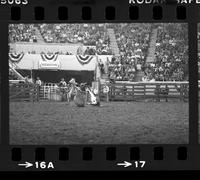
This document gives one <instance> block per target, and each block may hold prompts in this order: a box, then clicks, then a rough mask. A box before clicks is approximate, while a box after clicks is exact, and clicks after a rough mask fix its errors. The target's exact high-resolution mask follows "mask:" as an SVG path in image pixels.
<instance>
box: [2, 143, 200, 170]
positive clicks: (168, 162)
mask: <svg viewBox="0 0 200 180" xmlns="http://www.w3.org/2000/svg"><path fill="white" fill-rule="evenodd" d="M194 149H196V150H197V147H196V148H194V147H193V148H191V147H188V146H182V145H180V146H176V147H174V146H171V145H167V146H165V147H164V148H163V146H162V145H158V146H148V145H147V146H143V147H140V146H128V147H126V146H122V147H116V146H114V145H113V146H112V145H109V146H105V145H103V146H99V147H98V146H96V147H95V146H81V147H80V146H77V147H76V146H72V147H70V146H61V147H60V148H57V147H48V148H47V147H43V146H38V147H37V148H32V147H30V146H29V147H26V148H22V147H13V148H10V150H9V151H6V149H4V150H5V151H6V152H4V156H7V157H9V159H6V161H2V163H1V165H0V166H1V167H0V168H1V170H4V171H6V170H13V171H15V170H17V171H24V170H28V171H36V170H37V171H38V170H39V171H44V170H45V171H46V170H47V171H48V170H50V171H52V170H53V171H54V170H55V171H65V170H128V171H134V170H166V169H167V170H184V169H188V170H197V169H198V168H199V163H198V162H199V157H198V155H197V153H193V151H194ZM1 154H2V152H1ZM24 164H28V165H29V167H25V166H22V167H20V165H24ZM126 165H127V167H125V166H126Z"/></svg>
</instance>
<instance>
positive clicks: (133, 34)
mask: <svg viewBox="0 0 200 180" xmlns="http://www.w3.org/2000/svg"><path fill="white" fill-rule="evenodd" d="M109 26H110V27H111V28H113V29H114V32H115V35H116V40H117V44H118V47H119V51H120V55H119V56H116V57H113V59H112V61H111V63H110V65H109V72H110V73H109V76H110V78H111V79H115V80H118V81H119V80H123V81H134V79H135V74H136V72H137V71H139V70H141V69H142V68H143V66H144V64H145V59H146V56H147V53H148V47H149V41H150V34H151V29H152V27H151V25H150V24H112V25H109Z"/></svg>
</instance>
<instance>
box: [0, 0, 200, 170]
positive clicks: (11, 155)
mask: <svg viewBox="0 0 200 180" xmlns="http://www.w3.org/2000/svg"><path fill="white" fill-rule="evenodd" d="M126 3H127V2H126ZM86 4H87V3H86ZM102 4H103V2H102ZM54 6H55V4H54V3H53V1H52V4H50V7H49V6H46V7H44V6H43V5H40V4H37V5H36V6H32V5H31V6H30V7H18V6H12V7H6V8H5V9H3V11H2V12H3V13H2V12H1V13H2V16H0V21H1V20H2V21H4V22H5V21H8V22H9V21H10V20H12V21H13V22H16V23H20V22H33V21H34V22H38V23H39V22H55V21H56V22H60V23H62V22H63V23H64V22H68V21H69V22H71V21H74V22H75V21H76V22H82V21H83V22H84V21H86V22H93V21H98V22H105V21H108V22H115V21H118V22H119V21H129V22H133V23H134V22H143V21H153V22H166V21H167V22H168V21H173V22H189V20H191V19H192V18H194V17H195V16H196V15H197V13H196V11H194V12H195V13H194V14H191V12H193V11H192V9H191V8H190V9H189V8H188V7H189V6H190V5H189V6H186V5H185V6H184V5H170V4H169V5H167V7H166V6H163V5H156V4H155V5H148V6H145V5H144V6H135V5H133V6H132V5H131V6H129V5H128V4H127V6H126V11H125V10H124V8H122V9H123V11H120V6H115V5H100V7H101V8H99V7H98V5H96V6H95V8H93V6H90V5H80V4H79V3H77V4H74V5H72V7H73V8H72V9H77V11H72V10H71V5H69V6H68V5H62V6H59V7H57V5H56V6H55V7H54ZM102 7H103V8H102ZM193 7H194V6H193ZM52 9H53V10H54V12H55V13H51V11H52ZM102 9H103V10H102ZM124 12H126V13H124ZM144 12H145V13H144ZM188 17H189V18H188ZM197 19H198V17H195V18H194V19H193V20H192V21H191V22H190V24H189V35H190V40H189V41H190V42H189V48H190V53H189V55H190V57H191V52H192V51H191V50H194V51H196V50H197V47H195V43H193V42H194V41H193V40H194V39H196V33H195V34H193V33H191V32H193V31H191V29H192V28H191V26H193V28H194V29H195V28H196V23H197V22H198V20H197ZM196 29H197V28H196ZM5 38H7V37H5ZM192 44H193V46H191V45H192ZM196 54H197V53H196ZM194 56H195V55H194ZM196 56H197V55H196ZM194 66H195V63H194V64H192V63H190V68H191V69H193V67H194ZM191 85H192V84H191V83H190V87H191V88H193V89H194V88H196V87H197V86H195V85H192V86H191ZM192 92H194V91H192ZM195 97H196V96H192V95H191V93H190V108H191V104H192V103H191V100H193V99H195ZM194 106H195V105H194ZM191 114H192V113H191V112H190V119H193V118H192V117H194V116H192V117H191ZM191 122H192V121H191V120H190V145H158V146H155V145H132V146H130V145H127V146H125V145H122V146H119V145H108V146H106V145H102V146H92V145H86V146H72V147H71V146H65V145H63V146H60V145H59V146H53V147H49V146H45V145H44V146H34V147H29V146H16V147H9V148H8V147H7V146H8V145H7V143H5V140H3V142H4V143H3V144H1V149H0V157H1V160H2V161H1V162H2V163H0V170H17V171H18V170H20V169H19V167H18V166H17V165H18V163H20V162H31V163H33V162H43V161H44V162H47V163H48V162H50V161H51V162H53V163H54V166H55V169H54V170H77V169H80V170H81V169H82V170H99V169H102V170H111V169H113V170H124V169H125V170H140V169H144V170H145V169H146V170H147V169H152V170H158V167H159V169H161V170H162V169H163V170H164V169H169V170H170V169H199V161H200V156H199V155H198V152H199V150H200V149H199V145H198V144H197V142H198V140H197V134H198V132H197V123H198V122H194V121H193V122H192V123H191ZM5 131H7V130H3V132H5ZM191 132H193V133H191ZM6 133H8V132H6ZM2 134H4V133H2ZM195 134H196V135H195ZM191 144H192V146H191ZM4 145H5V147H4ZM143 160H144V161H146V165H145V166H144V168H133V167H132V168H131V167H129V168H122V167H120V166H117V165H116V164H117V163H118V162H124V161H127V162H131V163H133V162H138V161H143ZM21 170H24V168H22V169H21ZM29 170H52V169H47V168H44V169H43V168H39V169H36V168H32V169H29Z"/></svg>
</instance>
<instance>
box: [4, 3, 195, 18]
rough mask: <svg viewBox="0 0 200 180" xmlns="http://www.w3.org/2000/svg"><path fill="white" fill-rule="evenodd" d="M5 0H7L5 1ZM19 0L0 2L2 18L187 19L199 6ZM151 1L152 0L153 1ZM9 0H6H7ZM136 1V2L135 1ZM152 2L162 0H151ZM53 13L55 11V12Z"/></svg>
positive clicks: (193, 4)
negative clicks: (190, 12) (191, 11)
mask: <svg viewBox="0 0 200 180" xmlns="http://www.w3.org/2000/svg"><path fill="white" fill-rule="evenodd" d="M5 1H6V0H5ZM16 1H17V2H18V1H19V2H22V1H23V0H8V2H12V3H10V4H9V3H7V4H5V5H3V4H0V9H1V11H2V12H3V14H4V15H3V16H1V17H0V20H13V21H16V22H17V21H26V20H29V21H30V20H32V21H36V22H38V21H61V22H62V21H71V20H76V21H82V20H83V21H93V20H95V21H102V20H103V21H105V20H106V21H111V22H112V21H120V20H125V19H126V20H131V21H139V20H142V21H144V20H156V21H165V20H166V21H167V20H172V19H173V20H180V21H183V20H187V16H188V7H190V6H191V7H192V6H195V5H196V6H198V5H197V4H195V3H194V2H192V3H188V4H186V3H176V2H177V1H176V0H165V3H151V4H150V3H146V4H145V2H146V1H145V0H139V2H138V3H137V1H135V0H133V1H131V0H127V1H120V0H118V1H105V0H103V1H94V0H86V1H77V0H76V1H73V0H69V1H66V2H65V1H60V2H59V1H58V2H57V3H56V2H54V1H52V0H47V1H46V2H40V1H37V0H36V1H34V2H33V1H31V0H29V1H28V3H29V4H25V5H24V4H22V3H21V4H16ZM150 1H151V0H150ZM161 1H162V0H161ZM6 2H7V1H6ZM133 2H136V3H133ZM152 2H160V1H159V0H157V1H152ZM52 12H53V13H52Z"/></svg>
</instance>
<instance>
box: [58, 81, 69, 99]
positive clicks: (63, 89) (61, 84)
mask: <svg viewBox="0 0 200 180" xmlns="http://www.w3.org/2000/svg"><path fill="white" fill-rule="evenodd" d="M59 87H60V93H61V101H65V99H66V97H65V96H66V94H65V92H66V87H67V83H66V82H65V79H64V78H62V79H61V81H60V83H59Z"/></svg>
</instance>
